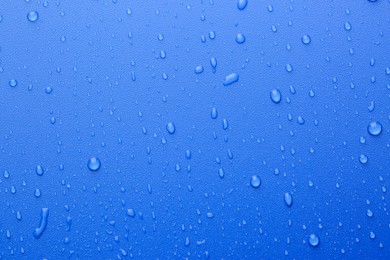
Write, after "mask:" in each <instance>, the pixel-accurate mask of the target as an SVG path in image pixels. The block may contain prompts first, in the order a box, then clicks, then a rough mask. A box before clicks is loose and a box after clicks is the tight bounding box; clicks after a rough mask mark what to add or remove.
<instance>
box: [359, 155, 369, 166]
mask: <svg viewBox="0 0 390 260" xmlns="http://www.w3.org/2000/svg"><path fill="white" fill-rule="evenodd" d="M359 161H360V163H362V164H366V163H367V162H368V157H367V156H366V155H364V154H361V155H360V157H359Z"/></svg>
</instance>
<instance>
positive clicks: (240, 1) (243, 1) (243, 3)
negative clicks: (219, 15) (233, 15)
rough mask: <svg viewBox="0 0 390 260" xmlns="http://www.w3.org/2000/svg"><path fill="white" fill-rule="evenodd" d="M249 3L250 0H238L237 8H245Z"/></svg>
mask: <svg viewBox="0 0 390 260" xmlns="http://www.w3.org/2000/svg"><path fill="white" fill-rule="evenodd" d="M247 5H248V0H238V2H237V8H238V10H240V11H242V10H244V9H245V7H246V6H247Z"/></svg>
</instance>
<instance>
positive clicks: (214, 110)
mask: <svg viewBox="0 0 390 260" xmlns="http://www.w3.org/2000/svg"><path fill="white" fill-rule="evenodd" d="M217 117H218V111H217V109H216V108H215V107H213V108H212V109H211V118H212V119H216V118H217Z"/></svg>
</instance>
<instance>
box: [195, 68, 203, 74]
mask: <svg viewBox="0 0 390 260" xmlns="http://www.w3.org/2000/svg"><path fill="white" fill-rule="evenodd" d="M203 70H204V69H203V66H196V68H195V73H196V74H201V73H202V72H203Z"/></svg>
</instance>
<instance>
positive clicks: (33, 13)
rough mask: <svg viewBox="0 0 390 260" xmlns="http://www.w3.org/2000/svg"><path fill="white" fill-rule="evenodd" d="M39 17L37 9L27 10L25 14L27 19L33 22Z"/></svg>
mask: <svg viewBox="0 0 390 260" xmlns="http://www.w3.org/2000/svg"><path fill="white" fill-rule="evenodd" d="M38 18H39V14H38V12H37V11H30V12H28V14H27V19H28V20H29V21H30V22H35V21H36V20H38Z"/></svg>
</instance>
